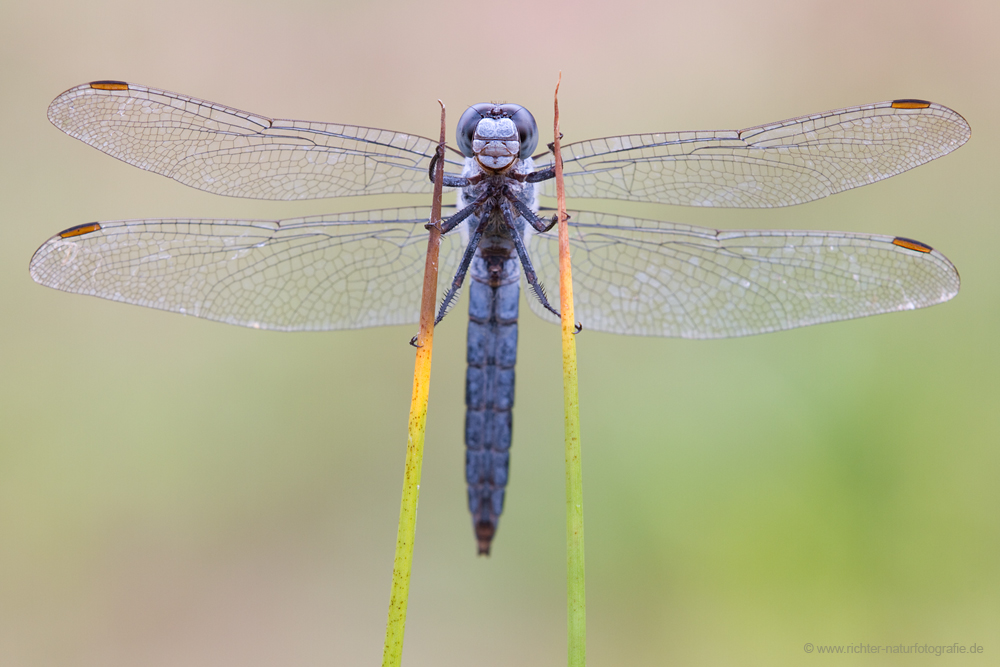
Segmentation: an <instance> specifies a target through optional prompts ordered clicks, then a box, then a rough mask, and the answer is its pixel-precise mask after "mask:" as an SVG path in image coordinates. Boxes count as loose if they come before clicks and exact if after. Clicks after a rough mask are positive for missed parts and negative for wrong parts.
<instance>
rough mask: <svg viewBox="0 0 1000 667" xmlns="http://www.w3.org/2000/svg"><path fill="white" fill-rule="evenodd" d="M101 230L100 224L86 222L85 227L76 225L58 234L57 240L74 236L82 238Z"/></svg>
mask: <svg viewBox="0 0 1000 667" xmlns="http://www.w3.org/2000/svg"><path fill="white" fill-rule="evenodd" d="M100 230H101V223H99V222H88V223H87V224H85V225H77V226H76V227H70V228H69V229H67V230H65V231H62V232H59V238H61V239H69V238H73V237H74V236H83V235H84V234H90V233H91V232H97V231H100Z"/></svg>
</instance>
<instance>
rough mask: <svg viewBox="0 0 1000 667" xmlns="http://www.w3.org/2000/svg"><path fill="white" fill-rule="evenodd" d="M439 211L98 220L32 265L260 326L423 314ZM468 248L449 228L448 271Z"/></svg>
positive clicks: (46, 273)
mask: <svg viewBox="0 0 1000 667" xmlns="http://www.w3.org/2000/svg"><path fill="white" fill-rule="evenodd" d="M429 215H430V209H429V208H397V209H384V210H380V211H363V212H357V213H343V214H337V215H323V216H316V217H310V218H299V219H294V220H283V221H280V222H274V221H262V220H261V221H258V220H126V221H117V222H101V223H92V224H89V225H80V226H79V227H74V228H71V229H68V230H66V231H64V232H62V233H61V234H57V235H56V236H54V237H52V238H51V239H49V240H48V241H46V242H45V243H44V244H43V245H42V247H40V248H39V249H38V250H37V251H36V252H35V255H34V257H32V258H31V265H30V272H31V277H32V278H34V280H35V281H36V282H38V283H41V284H42V285H46V286H48V287H54V288H55V289H59V290H63V291H66V292H76V293H79V294H90V295H93V296H99V297H102V298H105V299H111V300H113V301H122V302H125V303H134V304H137V305H140V306H148V307H150V308H159V309H161V310H169V311H173V312H177V313H183V314H186V315H194V316H196V317H204V318H206V319H210V320H216V321H219V322H226V323H228V324H239V325H242V326H248V327H254V328H260V329H276V330H281V331H326V330H331V329H354V328H360V327H372V326H379V325H387V324H412V323H414V322H417V321H418V319H419V311H420V295H421V290H422V285H423V274H424V260H425V257H426V251H427V231H426V229H424V226H423V225H424V223H425V222H427V220H428V217H429ZM461 253H462V247H461V239H460V238H459V236H458V235H457V234H455V235H449V236H446V237H444V238H442V245H441V256H440V270H441V272H442V274H443V275H448V276H450V273H454V271H455V270H456V269H457V267H458V261H459V259H460V257H461ZM449 272H450V273H449ZM440 283H441V284H442V285H447V284H448V281H447V279H442V280H441V281H440Z"/></svg>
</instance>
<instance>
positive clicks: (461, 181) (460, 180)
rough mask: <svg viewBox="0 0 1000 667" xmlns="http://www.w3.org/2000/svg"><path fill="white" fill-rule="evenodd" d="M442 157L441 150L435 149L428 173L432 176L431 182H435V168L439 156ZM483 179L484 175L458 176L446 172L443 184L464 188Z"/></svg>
mask: <svg viewBox="0 0 1000 667" xmlns="http://www.w3.org/2000/svg"><path fill="white" fill-rule="evenodd" d="M440 157H441V151H434V157H432V158H431V164H430V166H429V167H428V168H427V175H428V176H429V177H430V179H431V182H432V183H433V182H434V169H435V168H436V167H437V162H438V158H440ZM481 180H483V177H482V175H480V174H476V175H475V176H472V177H471V178H468V177H465V176H456V175H455V174H447V173H446V174H444V181H443V183H442V185H444V187H446V188H464V187H468V186H470V185H475V184H476V183H478V182H479V181H481Z"/></svg>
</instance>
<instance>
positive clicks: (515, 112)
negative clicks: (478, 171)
mask: <svg viewBox="0 0 1000 667" xmlns="http://www.w3.org/2000/svg"><path fill="white" fill-rule="evenodd" d="M456 137H457V139H458V146H459V148H460V149H461V151H462V155H464V156H465V157H476V158H477V160H478V161H479V164H480V165H481V166H482V167H483V168H484V169H490V170H497V171H499V170H502V169H505V168H506V167H508V166H510V165H511V164H512V163H513V160H514V158H515V157H520V158H521V159H522V160H523V159H525V158H527V157H530V156H531V154H532V153H533V152H534V151H535V148H536V147H537V146H538V124H537V123H536V122H535V118H534V116H532V115H531V112H529V111H528V110H527V109H525V108H524V107H522V106H521V105H519V104H490V103H483V104H474V105H472V106H471V107H469V108H468V109H466V110H465V113H463V114H462V117H461V118H460V119H459V121H458V129H457V131H456Z"/></svg>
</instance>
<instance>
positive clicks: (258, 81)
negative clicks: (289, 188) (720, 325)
mask: <svg viewBox="0 0 1000 667" xmlns="http://www.w3.org/2000/svg"><path fill="white" fill-rule="evenodd" d="M998 28H1000V6H998V5H997V4H996V3H995V2H991V1H990V0H953V1H950V2H943V1H940V0H939V1H920V0H918V1H914V0H899V1H895V0H893V1H884V0H874V1H873V0H846V1H840V2H809V1H802V0H768V1H759V2H758V1H752V2H736V1H730V2H722V1H705V2H698V3H694V2H683V3H682V2H662V1H650V2H636V1H633V0H621V1H617V2H576V3H568V2H567V3H554V2H553V3H549V2H531V1H527V2H521V1H513V2H504V3H480V4H477V3H467V2H449V1H427V2H421V3H406V2H396V3H392V2H356V1H345V2H338V1H331V2H319V1H312V2H309V1H300V0H286V1H285V2H281V3H274V2H261V1H259V0H242V1H239V2H237V1H235V0H232V1H227V0H198V1H193V0H173V1H172V2H169V3H168V2H135V1H127V2H126V1H116V0H91V1H89V2H86V3H81V2H68V1H65V0H55V1H53V2H44V3H43V2H29V1H27V0H6V1H5V2H4V3H3V4H2V5H0V59H2V60H0V91H2V92H0V100H2V104H0V125H2V127H3V135H4V139H3V153H2V158H0V170H2V172H0V173H2V175H0V189H2V190H0V194H2V198H0V202H2V203H0V224H2V229H3V235H4V240H3V243H2V244H0V258H2V259H0V313H2V315H0V322H2V327H0V664H3V665H13V666H38V665H53V666H60V667H67V666H70V665H72V666H74V667H88V666H101V667H116V666H128V667H134V666H136V665H143V666H144V667H159V666H167V665H171V666H174V665H176V666H181V665H183V666H184V667H196V666H199V665H206V666H207V665H241V666H245V667H251V666H258V665H260V666H264V665H282V666H294V665H373V664H378V662H379V660H380V657H381V650H382V640H383V633H384V625H385V618H386V611H387V603H388V595H389V584H390V574H391V568H392V557H393V547H394V542H395V530H396V519H397V512H398V503H399V494H400V482H401V479H402V464H403V457H404V449H405V441H406V433H405V428H406V419H407V407H408V402H409V394H410V386H411V374H412V362H413V350H412V349H411V348H410V347H409V346H408V345H407V344H406V343H407V340H408V339H409V338H410V336H411V335H412V334H413V333H414V330H413V329H412V328H407V327H396V328H384V329H376V330H368V331H353V332H339V333H329V334H279V333H269V332H260V331H251V330H246V329H239V328H235V327H227V326H224V325H221V324H216V323H212V322H206V321H201V320H197V319H193V318H184V317H181V316H177V315H172V314H166V313H161V312H155V311H151V310H144V309H141V308H137V307H132V306H125V305H121V304H115V303H111V302H107V301H101V300H98V299H89V298H85V297H80V296H75V295H67V294H63V293H60V292H56V291H53V290H48V289H45V288H43V287H40V286H38V285H36V284H34V283H33V282H32V281H31V279H30V278H29V276H28V272H27V265H28V260H29V258H30V257H31V254H32V252H33V251H34V250H35V248H36V247H37V246H38V245H40V244H41V243H42V242H43V241H44V240H45V239H46V238H48V237H49V236H50V235H52V234H54V233H56V232H58V231H59V230H62V229H64V228H66V227H69V226H71V225H76V224H80V223H84V222H89V221H93V220H107V219H122V218H138V217H180V216H191V217H233V216H246V217H259V218H285V217H293V216H298V215H306V214H312V213H323V212H330V211H347V210H355V209H365V208H377V207H380V206H386V205H406V204H411V203H415V204H421V203H424V202H425V199H424V198H421V197H417V198H406V197H401V198H396V199H392V200H391V201H388V200H385V199H384V198H383V199H378V198H354V199H350V198H348V199H342V200H329V201H318V202H303V203H294V204H291V203H269V202H254V201H242V200H236V199H227V198H221V197H215V196H212V195H209V194H205V193H202V192H198V191H195V190H192V189H188V188H185V187H184V186H181V185H179V184H177V183H175V182H173V181H170V180H169V179H165V178H162V177H159V176H155V175H152V174H149V173H145V172H142V171H140V170H138V169H135V168H133V167H130V166H128V165H126V164H124V163H121V162H117V161H115V160H113V159H112V158H110V157H107V156H105V155H102V154H101V153H99V152H98V151H95V150H93V149H91V148H89V147H87V146H85V145H84V144H82V143H80V142H77V141H74V140H72V139H70V138H69V137H67V136H65V135H63V134H62V133H60V132H59V131H57V130H56V129H55V128H53V127H52V126H51V125H49V123H48V122H47V120H46V118H45V110H46V107H47V105H48V103H49V102H50V101H51V99H52V98H54V97H55V96H56V95H58V94H59V93H60V92H62V91H63V90H65V89H67V88H69V87H71V86H74V85H76V84H79V83H83V82H86V81H90V80H95V79H105V78H111V79H124V80H129V81H135V82H137V83H144V84H147V85H151V86H156V87H160V88H165V89H167V90H174V91H177V92H181V93H186V94H189V95H194V96H196V97H201V98H204V99H208V100H213V101H218V102H221V103H224V104H228V105H232V106H236V107H239V108H243V109H248V110H251V111H254V112H258V113H261V114H265V115H270V116H272V117H284V118H300V119H312V120H323V121H336V122H344V123H354V124H361V125H371V126H376V127H387V128H392V129H398V130H403V131H408V132H413V133H416V134H423V135H425V136H436V132H437V119H438V107H437V103H436V101H435V100H437V99H438V98H441V99H442V100H444V101H445V103H446V104H447V105H448V107H449V111H450V119H451V123H450V128H452V129H450V130H449V132H450V133H452V132H453V128H454V122H455V121H456V120H457V118H458V115H459V114H460V113H461V111H462V110H463V109H464V108H465V106H466V105H468V104H471V103H474V102H480V101H485V100H496V99H503V100H509V101H516V102H518V103H521V104H524V105H526V106H528V107H529V108H531V109H532V110H534V113H535V116H536V117H537V118H538V120H539V123H540V125H541V126H542V128H543V132H545V131H547V130H546V129H545V128H549V127H551V117H552V115H551V98H552V90H553V87H554V84H555V82H556V77H557V74H558V72H559V71H560V70H562V72H563V88H562V94H561V105H562V110H563V130H564V132H565V134H566V136H567V139H566V141H573V140H580V139H586V138H591V137H597V136H605V135H608V134H623V133H631V132H642V131H655V130H679V129H711V128H738V127H745V126H748V125H755V124H759V123H764V122H767V121H773V120H778V119H782V118H787V117H790V116H795V115H800V114H805V113H811V112H816V111H821V110H826V109H832V108H837V107H843V106H849V105H853V104H861V103H866V102H874V101H878V100H884V99H894V98H903V97H918V98H925V99H930V100H934V101H937V102H940V103H943V104H945V105H947V106H950V107H952V108H954V109H956V110H958V111H960V112H961V113H962V114H963V115H965V117H966V118H967V119H968V120H969V122H970V123H971V125H972V127H973V137H972V140H971V141H970V142H969V143H968V144H967V145H966V146H965V147H964V148H962V149H961V150H959V151H958V152H956V153H954V154H952V155H950V156H947V157H946V158H943V159H941V160H938V161H937V162H934V163H932V164H930V165H928V166H925V167H922V168H920V169H918V170H916V171H913V172H909V173H906V174H904V175H902V176H898V177H896V178H893V179H891V180H889V181H886V182H882V183H879V184H876V185H872V186H870V187H866V188H863V189H860V190H854V191H851V192H848V193H844V194H841V195H838V196H835V197H832V198H829V199H826V200H823V201H819V202H815V203H812V204H808V205H805V206H799V207H793V208H789V209H782V210H775V211H709V210H695V209H682V208H671V207H663V206H642V205H625V204H604V205H602V206H603V208H604V210H617V211H624V212H627V213H630V214H639V215H643V216H646V217H656V218H662V219H669V220H675V221H678V222H686V223H693V224H702V225H709V226H716V227H723V228H739V227H767V228H808V229H840V230H853V231H868V232H877V233H886V234H897V235H902V236H907V237H912V238H917V239H920V240H922V241H924V242H927V243H929V244H931V245H933V246H935V247H937V248H939V249H940V250H942V251H943V252H944V253H945V254H947V255H948V256H949V257H950V258H951V260H952V261H953V262H954V263H955V264H956V265H957V266H958V267H959V270H960V271H961V273H962V278H963V286H962V291H961V293H960V294H959V295H958V297H957V298H956V299H955V300H954V301H952V302H950V303H948V304H945V305H942V306H937V307H935V308H932V309H928V310H923V311H917V312H908V313H900V314H893V315H886V316H882V317H877V318H870V319H866V320H855V321H851V322H844V323H837V324H830V325H825V326H818V327H812V328H807V329H800V330H797V331H790V332H784V333H778V334H771V335H767V336H760V337H754V338H748V339H739V340H725V341H714V342H696V341H679V340H667V339H641V338H626V337H615V336H610V335H604V334H599V333H593V332H592V333H585V334H584V335H582V336H580V338H579V339H578V344H579V354H580V378H581V405H582V410H583V444H584V481H585V497H586V527H587V534H586V535H587V536H586V540H587V574H588V589H587V592H588V601H589V607H588V627H589V631H590V632H589V658H590V663H591V664H593V665H660V664H663V665H666V664H671V665H768V666H774V665H808V664H813V662H816V661H820V660H823V661H824V662H825V664H854V662H856V661H857V660H859V659H862V660H864V662H865V663H866V664H870V665H877V664H893V665H894V664H917V661H918V660H920V659H925V660H930V659H932V658H927V657H913V656H907V657H903V658H900V659H894V658H891V657H886V656H884V655H883V656H874V655H866V656H864V657H863V658H859V657H857V656H842V657H840V658H835V657H830V656H825V657H822V658H821V657H820V656H819V655H817V654H812V655H809V654H806V653H805V652H804V650H803V645H804V644H805V643H806V642H813V643H814V644H817V645H819V644H858V643H868V644H899V643H902V644H912V643H914V642H917V643H921V644H923V643H928V644H952V643H953V642H958V643H961V644H965V645H969V644H972V643H978V644H979V645H982V646H983V647H984V653H983V654H982V655H979V656H976V657H972V656H967V657H962V658H954V657H948V656H943V657H942V658H933V659H934V660H941V661H942V662H944V661H947V662H948V663H949V664H950V663H951V662H953V661H962V662H963V664H964V663H965V662H968V663H969V664H972V663H973V662H974V663H975V664H977V665H986V664H1000V558H998V553H1000V529H998V522H997V516H998V511H997V510H998V499H1000V492H998V484H997V481H998V471H1000V465H998V464H1000V455H998V443H1000V405H998V403H1000V385H998V381H997V377H998V372H1000V351H998V350H997V343H998V335H997V334H998V332H1000V262H998V260H997V257H998V248H1000V224H998V222H1000V221H998V212H1000V194H998V193H1000V186H998V184H997V177H998V175H1000V169H998V161H997V156H998V154H1000V129H998V127H1000V120H998V109H1000V85H998V84H1000V76H998V72H1000V57H998V56H1000V47H998V41H997V39H996V34H997V30H998ZM593 208H599V207H598V206H597V205H595V206H593ZM463 303H464V302H463ZM463 310H464V305H460V306H459V307H458V309H457V310H456V311H455V313H456V314H455V315H453V316H452V317H451V318H449V319H448V320H446V321H445V323H444V325H443V326H441V327H440V328H439V329H438V333H437V335H436V341H435V342H436V346H435V348H436V349H435V358H434V361H435V364H434V375H433V382H432V392H431V405H430V415H429V426H428V434H427V449H426V459H425V463H424V468H423V484H422V489H421V490H422V493H421V499H420V500H421V504H420V521H419V525H418V537H417V548H416V555H415V562H414V569H413V579H412V592H411V597H410V612H409V623H408V627H407V632H406V644H405V653H404V660H405V664H407V665H436V666H437V665H452V664H455V665H458V664H463V665H467V664H478V665H515V664H516V665H553V664H560V663H562V662H563V661H564V660H565V597H564V591H565V566H564V495H563V494H564V488H563V480H564V477H563V453H562V452H563V450H562V447H563V444H562V398H561V375H560V355H559V337H558V331H557V329H556V328H555V327H552V326H549V325H546V324H544V323H542V322H540V321H538V320H537V319H535V318H534V317H533V316H532V315H531V314H530V313H529V312H528V311H527V308H523V313H524V318H523V327H522V329H521V347H520V360H519V365H518V370H517V373H518V389H517V406H516V408H515V413H514V414H515V422H514V423H515V432H514V449H513V459H512V466H513V467H512V471H511V485H510V487H509V494H508V502H507V507H506V512H505V514H504V517H503V520H502V522H501V525H500V531H499V534H498V537H497V540H496V542H495V546H494V553H493V556H492V557H491V558H489V559H485V558H477V557H476V555H475V544H474V540H473V536H472V530H471V525H470V520H469V517H468V513H467V510H466V507H465V486H464V481H463V445H462V421H463V404H462V401H463V381H464V368H465V366H464V338H465V325H464V323H463V317H462V315H461V313H462V311H463Z"/></svg>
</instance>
